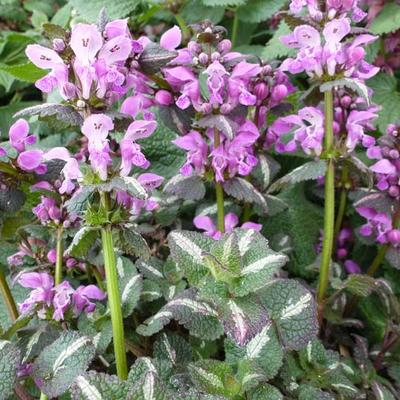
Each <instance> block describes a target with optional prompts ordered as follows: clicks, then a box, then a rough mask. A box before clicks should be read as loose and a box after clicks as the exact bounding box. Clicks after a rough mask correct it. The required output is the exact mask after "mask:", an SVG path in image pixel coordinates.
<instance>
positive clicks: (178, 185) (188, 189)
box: [164, 174, 206, 200]
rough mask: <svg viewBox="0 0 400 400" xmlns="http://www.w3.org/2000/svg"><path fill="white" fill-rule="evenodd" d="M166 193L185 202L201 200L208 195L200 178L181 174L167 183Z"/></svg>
mask: <svg viewBox="0 0 400 400" xmlns="http://www.w3.org/2000/svg"><path fill="white" fill-rule="evenodd" d="M164 192H165V193H168V194H171V195H174V196H177V197H178V198H180V199H184V200H201V199H202V198H203V197H204V196H205V194H206V187H205V185H204V183H203V181H202V179H201V177H200V176H197V175H192V176H184V175H180V174H179V175H176V176H174V177H173V178H171V179H170V180H169V181H168V182H167V183H166V185H165V187H164Z"/></svg>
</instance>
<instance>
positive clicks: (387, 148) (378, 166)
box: [367, 124, 400, 200]
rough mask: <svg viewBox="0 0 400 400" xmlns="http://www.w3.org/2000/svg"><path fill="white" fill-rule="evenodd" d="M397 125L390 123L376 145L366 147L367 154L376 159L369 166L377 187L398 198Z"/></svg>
mask: <svg viewBox="0 0 400 400" xmlns="http://www.w3.org/2000/svg"><path fill="white" fill-rule="evenodd" d="M399 132H400V131H399V127H398V126H397V125H394V124H390V125H389V126H388V128H387V132H386V135H384V136H382V137H381V138H380V139H379V143H378V146H373V147H371V148H369V149H368V152H367V156H368V157H369V158H370V159H372V160H378V161H377V162H376V163H375V164H373V165H372V166H371V170H372V171H373V172H374V173H375V176H376V180H377V188H378V189H379V190H382V191H385V192H387V194H388V195H389V196H390V197H392V198H394V199H396V200H400V134H399Z"/></svg>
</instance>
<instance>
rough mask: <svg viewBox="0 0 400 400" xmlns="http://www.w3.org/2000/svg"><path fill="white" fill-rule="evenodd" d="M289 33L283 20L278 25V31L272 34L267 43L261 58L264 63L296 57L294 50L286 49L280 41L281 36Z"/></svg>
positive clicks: (287, 26)
mask: <svg viewBox="0 0 400 400" xmlns="http://www.w3.org/2000/svg"><path fill="white" fill-rule="evenodd" d="M289 33H291V29H290V27H289V25H287V24H286V22H285V21H284V20H282V21H281V22H280V23H279V26H278V29H277V30H276V31H275V32H274V35H273V36H272V38H271V40H270V41H269V42H268V43H267V45H266V47H265V49H264V51H263V53H262V58H263V59H264V60H266V61H271V60H275V59H276V58H284V57H293V56H295V55H296V51H295V49H290V48H289V47H286V46H285V45H284V44H283V43H282V42H281V40H280V38H281V37H282V36H285V35H288V34H289Z"/></svg>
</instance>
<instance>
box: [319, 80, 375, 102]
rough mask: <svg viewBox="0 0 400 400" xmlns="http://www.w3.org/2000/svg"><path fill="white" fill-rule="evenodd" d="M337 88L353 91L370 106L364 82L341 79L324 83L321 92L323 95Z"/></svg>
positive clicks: (320, 88)
mask: <svg viewBox="0 0 400 400" xmlns="http://www.w3.org/2000/svg"><path fill="white" fill-rule="evenodd" d="M336 87H338V88H342V87H345V88H347V89H350V90H352V91H353V92H354V93H356V94H358V95H359V96H360V97H361V98H363V99H364V100H365V102H366V103H367V105H368V106H369V105H370V99H369V94H368V88H367V86H366V85H365V84H364V82H362V81H360V80H357V79H351V78H341V79H337V80H335V81H329V82H325V83H323V84H322V85H321V86H320V87H319V90H320V91H321V93H324V92H327V91H328V90H332V89H334V88H336Z"/></svg>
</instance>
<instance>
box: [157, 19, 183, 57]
mask: <svg viewBox="0 0 400 400" xmlns="http://www.w3.org/2000/svg"><path fill="white" fill-rule="evenodd" d="M181 41H182V32H181V30H180V29H179V27H177V26H176V25H175V26H174V27H172V28H171V29H169V30H168V31H166V32H165V33H164V34H163V35H162V36H161V38H160V46H161V47H163V48H164V49H167V50H170V51H172V50H175V49H176V48H177V47H178V46H179V45H180V44H181Z"/></svg>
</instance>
